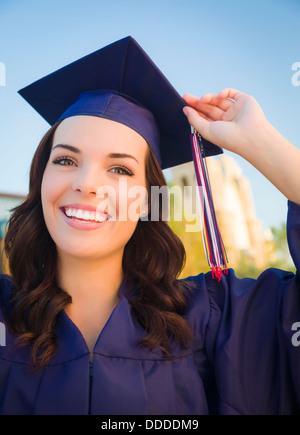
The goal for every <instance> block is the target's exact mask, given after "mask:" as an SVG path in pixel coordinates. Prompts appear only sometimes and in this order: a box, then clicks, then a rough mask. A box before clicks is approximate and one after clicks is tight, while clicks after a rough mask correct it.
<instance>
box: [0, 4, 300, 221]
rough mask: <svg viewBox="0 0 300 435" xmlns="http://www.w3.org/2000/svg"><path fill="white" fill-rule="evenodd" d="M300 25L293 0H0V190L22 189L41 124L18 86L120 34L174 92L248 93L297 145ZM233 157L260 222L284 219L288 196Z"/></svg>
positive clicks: (299, 12) (299, 144)
mask: <svg viewBox="0 0 300 435" xmlns="http://www.w3.org/2000/svg"><path fill="white" fill-rule="evenodd" d="M299 22H300V1H299V0H252V1H251V2H250V1H241V0H239V1H237V0H226V1H220V0H210V1H207V0H206V1H202V0H184V1H183V0H180V1H179V0H151V1H148V0H139V1H138V0H110V1H109V2H108V1H107V0H106V1H103V0H98V1H96V0H85V1H82V0H80V1H79V0H72V1H71V0H43V1H41V0H39V1H38V0H26V1H24V0H0V62H1V63H2V64H3V65H4V66H5V86H0V151H1V153H0V161H1V166H0V168H1V169H0V192H10V193H21V194H25V193H27V189H28V174H29V167H30V162H31V159H32V156H33V153H34V151H35V149H36V147H37V145H38V143H39V141H40V139H41V137H42V136H43V134H44V133H45V132H46V131H47V130H48V128H49V125H48V124H47V123H46V121H44V120H43V119H42V118H41V117H40V116H39V115H38V114H37V113H36V112H35V111H34V110H33V109H32V108H31V107H30V106H29V105H28V104H27V103H26V102H25V101H24V100H23V99H22V98H21V97H20V96H19V95H18V94H17V91H18V90H19V89H21V88H22V87H24V86H26V85H28V84H29V83H31V82H33V81H35V80H37V79H39V78H41V77H43V76H44V75H46V74H49V73H50V72H53V71H54V70H56V69H58V68H60V67H62V66H64V65H66V64H68V63H70V62H72V61H74V60H76V59H78V58H80V57H82V56H84V55H86V54H89V53H91V52H93V51H95V50H98V49H99V48H101V47H103V46H105V45H107V44H110V43H111V42H114V41H115V40H118V39H120V38H123V37H125V36H128V35H131V36H133V37H134V38H135V39H136V40H137V41H138V42H139V44H140V45H141V46H142V47H143V48H144V49H145V50H146V52H147V53H148V54H149V55H150V57H151V58H152V59H153V60H154V62H155V63H156V64H157V65H158V67H159V68H160V69H161V71H162V72H163V73H164V74H165V75H166V76H167V77H168V79H169V80H170V82H171V83H172V84H173V85H174V86H175V88H176V89H177V90H178V92H179V93H180V94H182V95H183V94H184V93H192V94H195V95H202V94H204V93H206V92H219V91H220V90H221V89H223V88H224V87H233V88H236V89H240V90H241V91H244V92H247V93H249V94H251V95H253V96H254V97H255V98H256V99H257V100H258V102H259V103H260V105H261V106H262V108H263V110H264V112H265V114H266V116H267V117H268V119H269V121H270V122H271V123H272V124H273V125H274V126H275V127H276V128H277V129H278V130H279V131H280V132H281V133H282V134H283V135H284V136H285V137H286V138H287V139H288V140H290V141H291V142H292V143H293V144H294V145H295V146H297V147H298V148H299V149H300V120H299V113H300V86H293V84H292V76H293V74H295V71H292V65H293V64H294V63H295V62H300V49H299V37H300V34H299ZM2 69H3V68H2ZM2 79H3V77H2ZM299 81H300V79H299ZM0 83H1V78H0ZM226 153H227V154H228V155H231V156H233V155H232V154H231V153H228V152H226ZM235 158H236V160H237V162H238V164H239V165H240V166H241V167H242V169H243V173H244V175H245V176H246V177H248V178H249V179H250V181H251V185H252V190H253V195H254V201H255V206H256V211H257V215H258V217H259V218H260V219H261V220H262V221H263V223H264V226H269V225H275V226H276V225H278V224H279V223H280V222H282V221H285V219H286V199H285V198H284V197H283V196H282V195H281V194H280V193H279V192H278V191H277V190H276V189H275V188H274V187H273V186H272V185H271V183H269V181H267V180H266V179H265V178H264V177H263V176H262V175H261V174H260V173H258V172H257V171H256V170H255V169H254V168H252V167H251V165H250V164H249V163H247V162H245V161H244V160H243V159H241V158H239V157H235ZM283 158H284V156H283ZM299 173H300V171H299Z"/></svg>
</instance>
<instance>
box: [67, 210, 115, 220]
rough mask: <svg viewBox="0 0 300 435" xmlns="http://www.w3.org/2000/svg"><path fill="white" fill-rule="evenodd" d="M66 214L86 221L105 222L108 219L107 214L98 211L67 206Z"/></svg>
mask: <svg viewBox="0 0 300 435" xmlns="http://www.w3.org/2000/svg"><path fill="white" fill-rule="evenodd" d="M65 214H66V215H67V216H68V217H75V218H77V219H82V220H86V221H96V222H104V221H106V220H107V216H103V215H101V214H100V213H99V212H98V211H97V212H96V213H95V212H92V211H91V212H89V211H87V210H81V209H71V208H65Z"/></svg>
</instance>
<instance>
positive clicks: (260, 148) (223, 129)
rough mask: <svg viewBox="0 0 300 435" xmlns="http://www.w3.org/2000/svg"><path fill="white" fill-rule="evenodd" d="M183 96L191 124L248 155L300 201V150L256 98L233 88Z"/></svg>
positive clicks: (279, 187)
mask: <svg viewBox="0 0 300 435" xmlns="http://www.w3.org/2000/svg"><path fill="white" fill-rule="evenodd" d="M183 98H184V100H185V101H186V103H187V104H188V106H185V107H184V108H183V111H184V113H185V115H186V116H187V118H188V121H189V123H190V124H191V125H192V126H193V127H194V128H195V129H196V130H197V131H198V132H199V133H200V134H201V135H202V136H203V137H204V138H205V139H207V140H209V141H210V142H212V143H214V144H216V145H218V146H220V147H222V148H225V149H226V150H229V151H232V152H234V153H236V154H239V155H240V156H242V157H243V158H245V159H246V160H247V161H248V162H249V163H251V164H252V165H253V166H254V167H255V168H256V169H258V170H259V171H260V172H261V173H262V174H263V175H264V176H265V177H266V178H267V179H268V180H269V181H271V183H273V184H274V186H275V187H277V189H279V190H280V191H281V192H282V193H283V194H284V195H285V196H286V197H287V198H288V199H290V200H291V201H294V202H296V203H298V204H300V176H299V174H300V169H299V168H300V150H299V149H297V148H296V147H295V146H294V145H292V144H291V143H290V142H289V141H288V140H287V139H286V138H284V137H283V136H282V135H281V134H280V133H279V132H278V131H277V130H276V129H275V127H273V126H272V125H271V124H270V123H269V122H268V121H267V119H266V117H265V115H264V112H263V111H262V109H261V107H260V105H259V104H258V103H257V101H256V100H255V98H253V97H252V96H251V95H247V94H244V93H243V92H240V91H237V90H235V89H230V88H226V89H223V91H221V92H220V93H219V94H218V95H215V94H206V95H203V97H201V98H198V97H195V96H193V95H189V94H186V95H184V96H183Z"/></svg>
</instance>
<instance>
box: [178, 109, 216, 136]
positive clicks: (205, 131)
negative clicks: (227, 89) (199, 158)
mask: <svg viewBox="0 0 300 435" xmlns="http://www.w3.org/2000/svg"><path fill="white" fill-rule="evenodd" d="M182 110H183V113H184V114H185V116H186V117H187V119H188V121H189V123H190V125H191V126H193V127H194V128H195V129H196V130H197V131H198V132H199V133H200V134H201V136H203V137H204V138H205V139H207V140H211V138H210V137H209V136H210V135H211V134H210V131H209V125H210V122H209V121H207V120H206V119H204V118H203V117H202V116H201V115H199V113H198V112H197V110H195V109H193V108H192V107H188V106H185V107H184V108H183V109H182Z"/></svg>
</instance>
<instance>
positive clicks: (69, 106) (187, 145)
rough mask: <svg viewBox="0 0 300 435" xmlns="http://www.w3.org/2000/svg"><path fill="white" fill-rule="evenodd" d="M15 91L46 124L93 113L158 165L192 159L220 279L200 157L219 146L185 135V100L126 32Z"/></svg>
mask: <svg viewBox="0 0 300 435" xmlns="http://www.w3.org/2000/svg"><path fill="white" fill-rule="evenodd" d="M19 93H20V94H21V95H22V97H23V98H24V99H25V100H26V101H27V102H28V103H29V104H30V105H31V106H32V107H33V108H34V109H35V110H36V111H37V112H38V113H39V114H40V115H41V116H42V117H43V118H44V119H45V120H46V121H48V122H49V124H51V125H53V124H55V123H56V122H57V121H58V120H60V119H64V118H67V117H70V116H76V115H91V116H99V117H103V118H107V119H111V120H113V121H117V122H120V123H122V124H125V125H127V126H128V127H130V128H132V129H134V130H136V131H137V132H138V133H139V134H140V135H141V136H143V137H144V139H145V140H146V141H147V142H148V144H149V146H150V147H151V149H152V151H153V153H154V155H155V157H156V158H157V160H158V162H159V164H160V165H161V168H162V169H165V168H169V167H173V166H176V165H179V164H182V163H186V162H189V161H191V160H193V161H194V167H195V175H196V181H197V185H198V186H199V194H200V199H201V205H202V211H203V218H204V230H205V235H204V236H205V238H204V247H205V251H206V255H207V259H208V263H209V264H210V266H211V267H212V271H213V275H215V276H217V277H218V278H219V279H220V278H221V274H222V268H225V270H226V253H225V251H224V246H223V242H222V238H221V235H220V231H219V228H218V224H217V221H216V217H215V211H214V206H213V201H212V196H211V191H210V183H209V179H208V173H207V169H206V165H205V162H204V160H203V157H208V156H212V155H217V154H220V153H222V152H223V151H222V149H221V148H219V147H218V146H216V145H214V144H212V143H210V142H208V141H206V140H205V139H204V138H201V137H200V135H199V134H197V133H196V132H194V131H192V134H190V125H189V123H188V121H187V118H186V116H185V115H184V113H183V112H182V109H183V107H184V106H186V103H185V101H184V100H183V98H182V97H181V96H180V95H179V94H178V92H177V91H176V90H175V89H174V87H173V86H172V85H171V84H170V82H169V81H168V80H167V79H166V77H165V76H164V75H163V74H162V73H161V71H160V70H159V69H158V68H157V66H156V65H155V64H154V63H153V61H152V60H151V59H150V58H149V56H148V55H147V54H146V53H145V51H144V50H143V49H142V48H141V47H140V45H139V44H138V43H137V42H136V41H135V40H134V39H133V38H132V37H131V36H128V37H127V38H124V39H121V40H119V41H117V42H114V43H113V44H110V45H108V46H106V47H104V48H101V49H100V50H98V51H95V52H94V53H92V54H89V55H87V56H85V57H83V58H81V59H79V60H77V61H75V62H73V63H71V64H69V65H67V66H65V67H63V68H61V69H59V70H57V71H55V72H53V73H52V74H49V75H48V76H46V77H44V78H42V79H40V80H38V81H36V82H34V83H32V84H31V85H29V86H27V87H26V88H23V89H21V90H20V91H19ZM191 145H192V146H191Z"/></svg>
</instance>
